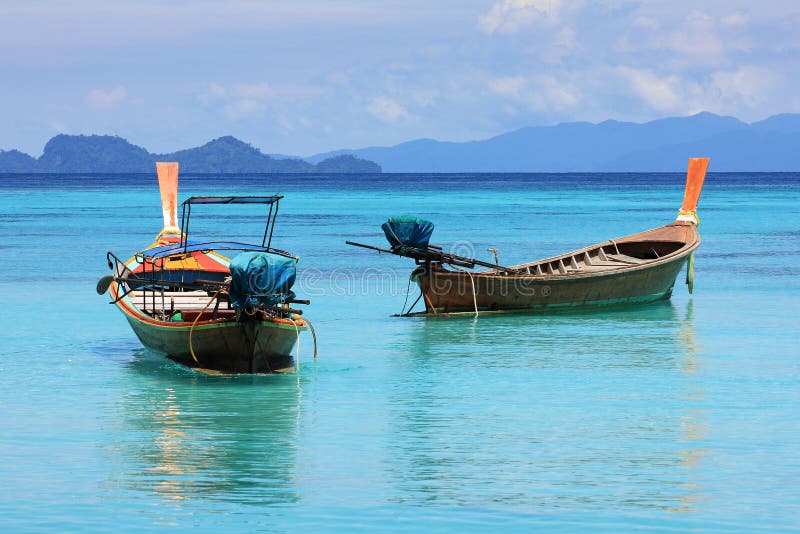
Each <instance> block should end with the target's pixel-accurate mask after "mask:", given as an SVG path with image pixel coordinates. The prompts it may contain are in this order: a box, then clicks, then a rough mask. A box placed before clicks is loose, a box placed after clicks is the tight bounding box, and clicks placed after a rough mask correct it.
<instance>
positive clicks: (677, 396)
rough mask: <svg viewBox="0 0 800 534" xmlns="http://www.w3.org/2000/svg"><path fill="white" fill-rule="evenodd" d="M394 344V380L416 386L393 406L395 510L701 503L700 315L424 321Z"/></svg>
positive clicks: (626, 311)
mask: <svg viewBox="0 0 800 534" xmlns="http://www.w3.org/2000/svg"><path fill="white" fill-rule="evenodd" d="M689 306H691V304H690V305H689ZM392 342H393V343H394V344H395V347H396V348H397V352H398V353H400V354H404V355H405V357H402V356H401V357H398V358H396V361H395V365H396V366H400V367H402V369H396V370H395V371H396V374H397V375H408V374H410V373H411V374H413V379H412V380H407V381H406V383H405V384H404V385H403V387H399V386H398V387H397V388H393V389H392V394H393V395H395V398H392V399H391V401H390V402H389V405H390V406H391V407H392V411H393V413H391V414H389V419H390V421H391V424H392V425H394V427H395V429H394V435H395V438H394V439H393V440H392V441H391V447H392V450H391V451H390V456H391V457H393V458H395V459H396V461H395V462H393V469H394V472H393V476H392V479H393V480H395V481H396V482H395V483H396V485H397V490H398V496H399V497H398V500H399V501H401V502H405V503H408V504H412V503H413V504H435V505H437V506H467V507H485V506H487V505H489V504H490V503H487V502H486V499H487V498H488V497H487V493H486V491H487V488H491V501H492V502H491V504H492V506H496V507H498V508H503V507H508V508H512V509H519V507H520V506H524V507H525V509H527V510H529V511H531V512H537V513H538V512H543V513H546V512H553V511H556V510H558V509H570V510H576V511H578V510H595V511H597V510H605V511H608V510H625V509H627V510H632V511H635V510H641V511H643V510H663V511H680V512H692V511H694V509H695V505H696V503H697V502H698V501H702V500H703V498H702V493H703V488H702V486H701V484H700V482H699V481H700V477H699V476H698V474H697V470H698V469H700V468H701V466H702V465H703V464H702V458H703V455H704V454H706V452H705V450H704V449H703V447H702V445H701V442H702V441H703V439H704V436H705V432H706V430H705V423H704V422H703V421H704V415H703V411H702V409H701V408H700V407H701V406H702V402H703V397H704V392H703V389H702V387H701V386H699V385H698V380H696V375H695V373H696V371H697V369H698V368H699V366H700V365H701V360H702V352H701V351H700V350H699V349H698V347H697V346H696V344H695V341H694V323H693V319H692V310H691V307H688V308H687V307H686V305H685V304H684V305H682V306H676V305H673V304H672V303H669V302H660V303H654V304H651V305H647V306H642V307H639V308H620V309H618V310H607V311H605V312H604V313H603V314H596V313H591V312H581V313H579V312H571V313H563V314H555V315H549V316H542V315H537V316H533V317H532V316H520V315H504V316H496V317H492V318H491V319H489V320H487V319H485V318H483V319H480V320H478V321H473V320H472V319H470V318H458V319H454V318H449V319H431V318H427V319H420V320H417V321H415V323H414V324H413V325H412V326H411V327H409V328H408V329H407V330H406V331H405V332H404V337H401V336H399V335H398V336H397V337H396V338H393V339H392ZM406 378H407V377H406ZM409 388H410V389H411V394H409V391H408V390H409ZM394 391H397V394H394ZM401 397H402V398H401Z"/></svg>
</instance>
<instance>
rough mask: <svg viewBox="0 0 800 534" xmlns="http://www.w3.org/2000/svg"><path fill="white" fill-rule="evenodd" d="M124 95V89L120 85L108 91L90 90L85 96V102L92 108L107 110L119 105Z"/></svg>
mask: <svg viewBox="0 0 800 534" xmlns="http://www.w3.org/2000/svg"><path fill="white" fill-rule="evenodd" d="M125 95H126V91H125V87H123V86H122V85H118V86H116V87H115V88H113V89H112V90H110V91H104V90H102V89H92V90H91V91H89V93H88V94H87V95H86V102H87V103H88V104H89V105H90V106H91V107H93V108H98V109H108V108H113V107H114V106H116V105H117V104H119V103H120V102H121V101H122V100H123V99H124V98H125Z"/></svg>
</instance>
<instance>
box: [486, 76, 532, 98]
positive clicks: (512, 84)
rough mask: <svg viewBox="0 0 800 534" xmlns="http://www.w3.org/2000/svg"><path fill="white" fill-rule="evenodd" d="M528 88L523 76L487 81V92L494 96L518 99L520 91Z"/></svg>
mask: <svg viewBox="0 0 800 534" xmlns="http://www.w3.org/2000/svg"><path fill="white" fill-rule="evenodd" d="M527 86H528V79H527V78H525V77H524V76H503V77H500V78H494V79H492V80H489V90H490V91H491V92H493V93H494V94H496V95H500V96H505V97H511V98H520V97H521V96H522V91H523V90H524V89H525V88H526V87H527Z"/></svg>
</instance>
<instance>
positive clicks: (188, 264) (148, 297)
mask: <svg viewBox="0 0 800 534" xmlns="http://www.w3.org/2000/svg"><path fill="white" fill-rule="evenodd" d="M156 168H157V172H158V180H159V187H160V191H161V204H162V209H163V214H164V229H163V230H162V231H161V232H160V233H159V234H158V236H157V237H156V239H155V242H154V243H153V244H152V245H150V246H149V247H148V248H146V249H144V250H143V251H141V252H138V253H136V254H135V255H134V256H133V257H131V258H130V259H128V260H127V261H122V260H120V259H119V258H118V257H117V256H116V255H115V254H113V253H112V252H109V253H108V255H107V260H108V267H109V268H110V269H111V272H112V274H111V275H108V276H105V277H103V278H101V279H100V281H99V282H98V285H97V292H98V293H100V294H104V293H106V292H107V291H110V295H111V303H112V304H116V306H117V307H118V308H119V310H120V311H121V312H122V314H123V315H124V316H125V319H127V321H128V323H130V325H131V327H132V328H133V331H134V333H135V334H136V336H137V337H138V338H139V340H140V341H141V342H142V344H143V345H144V346H146V347H148V348H150V349H152V350H155V351H159V352H162V353H165V354H166V355H167V356H169V357H170V358H172V359H174V360H176V361H178V362H180V363H183V364H186V365H189V366H191V367H195V368H199V369H204V370H211V371H220V372H226V373H286V372H292V371H293V370H295V366H296V363H297V362H296V360H295V358H294V357H293V356H292V351H293V349H294V348H295V346H296V345H297V344H298V343H299V340H298V338H299V335H300V333H301V332H303V331H305V330H306V329H308V328H312V333H313V327H311V323H310V322H309V321H308V320H307V319H304V318H303V317H302V316H301V314H302V312H301V311H300V310H297V309H294V308H293V307H291V306H292V305H293V304H308V301H302V300H298V299H296V298H295V295H294V293H293V292H292V291H291V285H292V283H293V282H294V279H295V264H296V261H297V258H296V257H295V256H293V255H291V254H290V253H289V252H286V251H284V250H280V249H276V248H273V247H272V246H271V244H272V233H273V230H274V228H275V218H276V217H277V213H278V204H279V201H280V199H281V198H283V197H282V196H279V195H276V196H263V197H236V196H228V197H212V196H204V197H191V198H189V199H187V200H186V201H184V202H183V204H182V206H183V211H182V216H181V223H180V227H178V226H177V211H178V209H177V208H178V164H177V163H157V164H156ZM208 204H224V205H237V204H238V205H241V204H248V205H253V204H264V205H267V206H269V214H268V216H267V220H266V226H265V230H264V239H263V240H262V243H261V244H260V245H258V244H247V243H238V242H218V241H217V242H204V241H196V240H194V241H193V240H190V239H189V221H190V219H191V212H192V207H193V206H194V207H198V206H202V205H208ZM315 345H316V339H315ZM315 356H316V346H315Z"/></svg>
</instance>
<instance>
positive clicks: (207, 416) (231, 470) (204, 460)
mask: <svg viewBox="0 0 800 534" xmlns="http://www.w3.org/2000/svg"><path fill="white" fill-rule="evenodd" d="M129 370H130V372H132V373H135V374H136V375H137V376H136V383H137V388H136V389H134V390H132V391H130V392H129V393H127V394H126V395H125V396H124V397H123V398H121V399H120V401H119V418H120V420H121V421H123V424H125V425H126V426H128V427H129V428H128V429H126V430H127V431H126V432H124V433H122V434H121V435H125V436H133V437H135V438H136V441H135V442H133V441H126V442H124V443H121V444H119V445H118V446H117V447H116V448H117V449H118V450H120V452H121V453H122V454H120V455H119V457H118V460H117V461H119V462H120V466H119V469H120V472H119V474H118V475H117V477H116V480H115V482H114V483H115V484H119V485H122V486H127V487H130V488H132V489H135V490H138V491H143V492H156V493H157V494H160V495H161V496H163V499H164V501H165V502H172V503H175V504H176V505H177V504H179V503H181V502H186V504H188V503H189V502H191V501H193V500H203V501H209V500H211V501H221V502H233V503H246V504H284V503H291V502H295V501H296V499H297V495H296V493H295V490H294V487H295V486H294V477H295V464H296V451H295V448H294V443H295V440H296V435H297V426H298V417H299V402H300V400H299V399H300V386H299V377H297V376H288V375H285V376H278V375H272V376H263V375H262V376H253V375H237V376H204V375H199V374H197V373H194V372H193V371H190V370H187V369H184V368H181V367H179V366H177V365H176V364H174V363H171V362H168V361H165V360H163V358H162V357H161V356H160V355H158V354H156V353H151V352H149V351H147V350H145V349H140V350H137V353H136V357H135V358H134V359H133V360H132V361H131V362H130V363H129Z"/></svg>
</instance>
